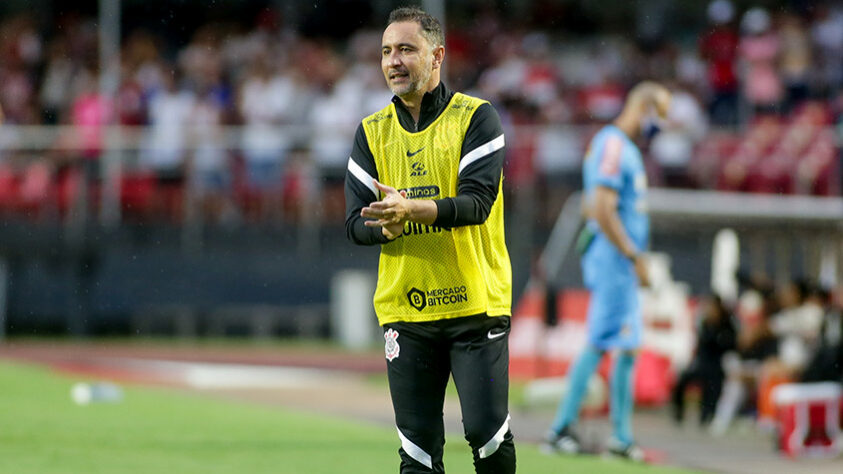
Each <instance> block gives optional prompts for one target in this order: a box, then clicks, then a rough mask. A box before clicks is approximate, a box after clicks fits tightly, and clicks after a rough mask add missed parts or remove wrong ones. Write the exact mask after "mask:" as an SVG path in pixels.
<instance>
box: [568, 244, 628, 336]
mask: <svg viewBox="0 0 843 474" xmlns="http://www.w3.org/2000/svg"><path fill="white" fill-rule="evenodd" d="M610 246H611V244H610V243H608V241H606V240H605V238H604V237H603V236H599V237H598V238H597V239H595V242H594V243H593V244H592V245H591V246H590V248H589V249H588V251H587V252H586V253H585V255H583V259H582V267H583V276H584V278H585V283H586V286H587V287H588V289H589V290H591V301H590V302H589V306H588V342H589V344H590V345H592V346H594V347H596V348H597V349H601V350H608V349H624V350H632V349H636V348H638V347H639V346H640V345H641V332H642V321H641V303H640V301H639V297H638V278H637V277H636V276H635V268H634V267H633V265H632V262H630V261H629V259H627V258H626V257H624V256H623V255H621V254H620V253H619V252H618V251H617V250H615V249H614V247H610Z"/></svg>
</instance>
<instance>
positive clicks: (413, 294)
mask: <svg viewBox="0 0 843 474" xmlns="http://www.w3.org/2000/svg"><path fill="white" fill-rule="evenodd" d="M407 299H408V300H410V306H412V307H413V308H416V309H417V310H419V311H421V310H423V309H424V308H425V306H427V301H426V300H425V298H424V292H423V291H422V290H420V289H418V288H412V289H411V290H410V291H408V292H407Z"/></svg>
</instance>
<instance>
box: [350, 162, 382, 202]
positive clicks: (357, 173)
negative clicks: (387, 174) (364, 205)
mask: <svg viewBox="0 0 843 474" xmlns="http://www.w3.org/2000/svg"><path fill="white" fill-rule="evenodd" d="M348 171H350V172H351V175H352V176H354V177H355V178H357V180H358V181H360V183H361V184H363V186H366V187H367V188H369V191H371V192H372V194H374V195H375V199H377V197H378V189H377V188H376V187H375V183H373V182H372V181H374V179H375V178H373V177H371V176H370V175H369V173H367V172H366V170H364V169H363V168H361V167H360V165H358V164H357V163H355V162H354V160H352V159H351V157H350V156H349V157H348Z"/></svg>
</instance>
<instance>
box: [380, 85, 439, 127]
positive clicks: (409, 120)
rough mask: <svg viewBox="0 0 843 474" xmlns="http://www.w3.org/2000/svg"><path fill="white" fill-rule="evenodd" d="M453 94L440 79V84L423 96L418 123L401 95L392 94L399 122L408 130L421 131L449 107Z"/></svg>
mask: <svg viewBox="0 0 843 474" xmlns="http://www.w3.org/2000/svg"><path fill="white" fill-rule="evenodd" d="M453 95H454V93H453V92H452V91H451V90H450V89H448V87H447V86H445V83H444V82H442V81H439V85H438V86H436V88H435V89H433V90H432V91H430V92H425V94H424V96H423V97H422V102H421V110H420V112H419V123H418V124H416V123H415V122H414V121H413V116H412V115H411V114H410V111H409V110H407V107H406V106H405V105H404V102H402V101H401V98H400V97H398V96H397V95H396V96H392V103H393V104H395V110H396V112H397V113H398V122H399V123H400V124H401V126H402V127H404V130H407V131H408V132H420V131H422V130H424V129H426V128H427V127H428V126H430V124H431V123H433V121H434V120H436V118H437V117H439V115H440V114H441V113H442V112H443V111H444V110H445V107H447V105H448V102H450V101H451V97H452V96H453Z"/></svg>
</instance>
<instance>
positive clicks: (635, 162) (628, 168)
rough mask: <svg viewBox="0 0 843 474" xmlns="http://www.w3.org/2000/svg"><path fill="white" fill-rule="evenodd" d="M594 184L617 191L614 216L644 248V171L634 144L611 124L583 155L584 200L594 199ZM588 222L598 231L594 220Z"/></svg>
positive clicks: (647, 225) (647, 224) (646, 220)
mask: <svg viewBox="0 0 843 474" xmlns="http://www.w3.org/2000/svg"><path fill="white" fill-rule="evenodd" d="M597 186H606V187H608V188H612V189H614V190H615V191H617V192H618V215H619V216H620V219H621V222H622V223H623V226H624V229H626V232H627V234H628V235H629V237H630V238H631V239H632V242H633V243H634V244H635V246H636V247H637V248H638V249H639V250H644V249H645V248H646V247H647V240H648V236H649V232H650V220H649V218H648V217H647V202H646V198H647V174H646V171H645V170H644V162H643V160H642V159H641V152H640V151H639V150H638V147H637V146H636V145H635V143H633V142H632V140H630V139H629V137H627V136H626V134H625V133H623V132H622V131H621V130H620V129H619V128H618V127H616V126H614V125H607V126H605V127H603V128H602V129H601V130H600V131H599V132H597V134H596V135H595V136H594V138H592V140H591V143H590V144H589V147H588V152H587V154H586V156H585V163H584V164H583V188H584V190H585V199H587V200H588V201H591V200H592V199H594V190H595V188H596V187H597ZM589 225H591V226H592V227H593V229H594V230H596V231H598V232H599V227H598V226H597V223H596V222H591V223H590V224H589ZM616 250H617V249H616Z"/></svg>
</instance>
